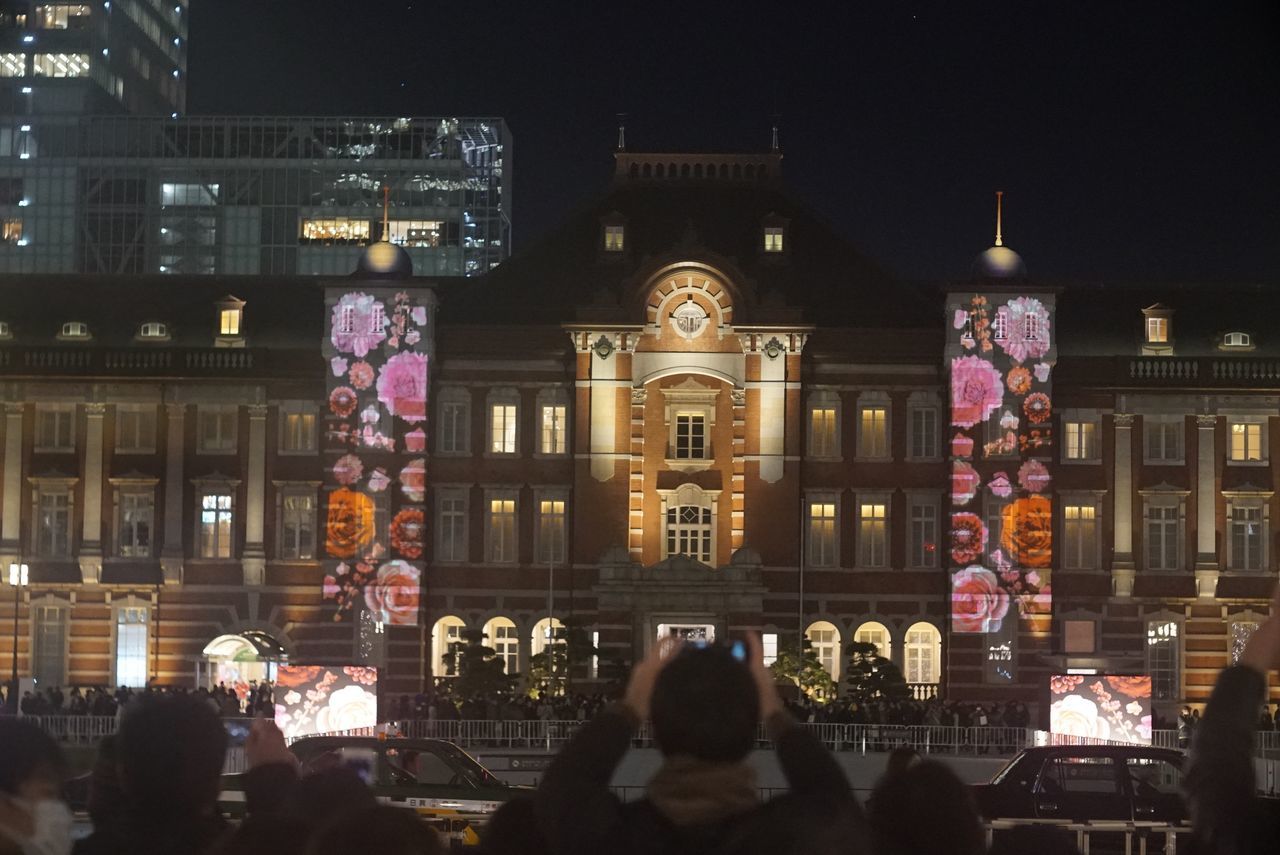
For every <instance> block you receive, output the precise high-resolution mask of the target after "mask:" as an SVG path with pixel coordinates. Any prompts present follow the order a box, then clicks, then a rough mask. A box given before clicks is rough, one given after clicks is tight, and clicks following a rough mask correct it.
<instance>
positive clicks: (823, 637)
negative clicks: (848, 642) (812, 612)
mask: <svg viewBox="0 0 1280 855" xmlns="http://www.w3.org/2000/svg"><path fill="white" fill-rule="evenodd" d="M804 637H805V638H807V639H809V649H810V650H812V651H813V653H814V655H815V656H817V657H818V661H819V662H821V663H822V667H823V668H824V669H826V672H827V673H828V674H830V675H831V679H833V680H836V681H838V680H839V679H840V659H841V657H840V630H839V629H838V628H836V625H835V624H833V623H831V622H829V621H825V620H820V621H815V622H814V623H811V624H809V628H808V629H806V630H805V631H804Z"/></svg>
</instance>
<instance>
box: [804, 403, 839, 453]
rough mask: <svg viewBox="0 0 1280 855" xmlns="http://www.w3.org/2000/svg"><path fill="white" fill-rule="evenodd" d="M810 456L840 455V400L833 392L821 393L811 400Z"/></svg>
mask: <svg viewBox="0 0 1280 855" xmlns="http://www.w3.org/2000/svg"><path fill="white" fill-rule="evenodd" d="M809 456H810V457H823V458H835V457H839V456H840V401H839V398H837V397H836V396H835V394H833V393H819V394H816V395H814V397H813V399H812V400H811V401H810V402H809Z"/></svg>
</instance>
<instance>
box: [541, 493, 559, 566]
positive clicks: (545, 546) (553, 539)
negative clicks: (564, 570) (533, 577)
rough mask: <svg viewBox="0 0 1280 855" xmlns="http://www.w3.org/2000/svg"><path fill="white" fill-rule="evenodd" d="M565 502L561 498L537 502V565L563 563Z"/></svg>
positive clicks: (544, 499) (543, 499)
mask: <svg viewBox="0 0 1280 855" xmlns="http://www.w3.org/2000/svg"><path fill="white" fill-rule="evenodd" d="M564 546H565V501H564V499H562V498H541V499H539V500H538V563H540V564H560V563H563V562H564Z"/></svg>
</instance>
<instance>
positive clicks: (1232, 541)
mask: <svg viewBox="0 0 1280 855" xmlns="http://www.w3.org/2000/svg"><path fill="white" fill-rule="evenodd" d="M1274 495H1275V494H1274V493H1273V492H1271V491H1244V490H1239V491H1237V490H1223V491H1222V496H1223V498H1224V499H1225V500H1226V506H1227V507H1226V520H1227V530H1226V532H1225V534H1226V537H1225V538H1224V539H1225V540H1226V544H1225V546H1226V565H1227V569H1228V570H1231V571H1232V572H1235V573H1267V572H1269V571H1270V567H1271V550H1270V549H1269V548H1268V546H1269V542H1270V539H1271V499H1272V497H1273V496H1274ZM1236 511H1245V512H1256V513H1257V519H1256V520H1252V521H1250V520H1244V519H1236ZM1248 522H1255V523H1256V524H1257V526H1258V527H1259V531H1258V532H1257V533H1256V534H1255V535H1254V536H1255V537H1257V539H1258V562H1257V566H1256V567H1253V566H1246V565H1247V564H1249V562H1248V559H1247V550H1246V558H1245V560H1244V561H1241V559H1240V555H1239V554H1238V552H1239V550H1237V549H1236V529H1237V527H1239V526H1243V525H1245V524H1247V523H1248Z"/></svg>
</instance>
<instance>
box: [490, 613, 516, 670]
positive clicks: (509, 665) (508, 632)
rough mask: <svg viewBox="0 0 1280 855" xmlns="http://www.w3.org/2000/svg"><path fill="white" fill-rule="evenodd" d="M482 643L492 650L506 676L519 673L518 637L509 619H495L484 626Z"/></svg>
mask: <svg viewBox="0 0 1280 855" xmlns="http://www.w3.org/2000/svg"><path fill="white" fill-rule="evenodd" d="M484 642H485V646H486V647H490V648H492V649H493V651H494V652H495V653H497V654H498V659H499V660H501V662H502V670H503V672H504V673H507V674H516V673H518V672H519V671H520V636H519V634H518V632H517V631H516V625H515V622H514V621H512V620H511V618H505V617H496V618H493V619H492V620H490V621H489V622H488V623H486V624H485V625H484Z"/></svg>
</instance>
